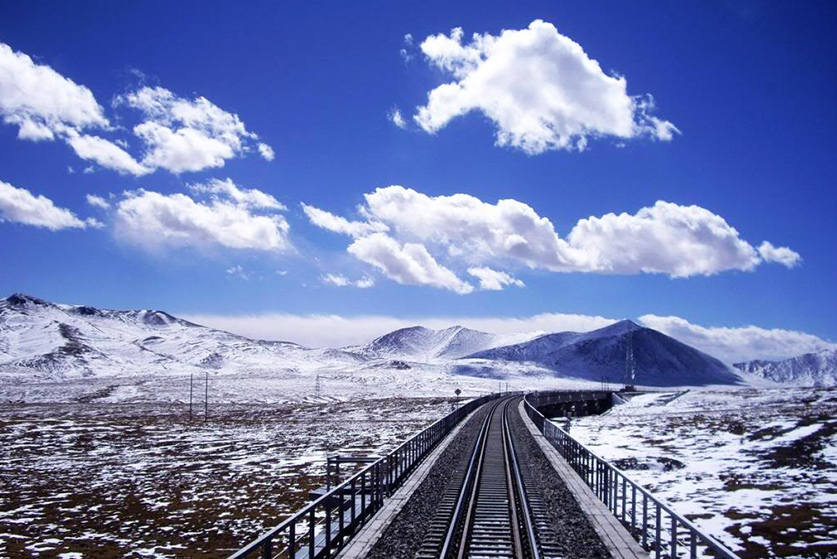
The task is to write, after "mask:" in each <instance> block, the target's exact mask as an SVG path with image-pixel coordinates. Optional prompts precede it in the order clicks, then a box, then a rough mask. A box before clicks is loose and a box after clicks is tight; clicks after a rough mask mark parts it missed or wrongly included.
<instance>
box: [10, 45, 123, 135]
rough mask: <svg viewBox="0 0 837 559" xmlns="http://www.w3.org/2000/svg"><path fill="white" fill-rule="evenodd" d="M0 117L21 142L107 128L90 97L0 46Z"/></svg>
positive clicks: (88, 92)
mask: <svg viewBox="0 0 837 559" xmlns="http://www.w3.org/2000/svg"><path fill="white" fill-rule="evenodd" d="M0 115H2V117H3V121H4V122H5V123H7V124H12V125H16V126H17V127H18V137H19V138H21V139H25V140H35V141H38V140H54V139H55V137H56V135H63V134H65V133H66V132H67V131H68V130H75V131H78V130H82V129H84V128H102V127H107V126H108V120H107V119H106V118H105V115H104V111H103V110H102V107H101V106H100V105H99V103H97V102H96V99H95V97H94V96H93V93H92V92H91V91H90V90H89V89H87V88H86V87H84V86H82V85H78V84H77V83H75V82H74V81H72V80H70V79H67V78H65V77H64V76H62V75H61V74H59V73H58V72H56V71H55V70H53V69H52V68H50V67H49V66H45V65H42V64H36V63H35V62H34V61H33V60H32V58H30V57H29V56H28V55H26V54H24V53H22V52H15V51H13V50H12V48H11V47H10V46H8V45H6V44H4V43H0Z"/></svg>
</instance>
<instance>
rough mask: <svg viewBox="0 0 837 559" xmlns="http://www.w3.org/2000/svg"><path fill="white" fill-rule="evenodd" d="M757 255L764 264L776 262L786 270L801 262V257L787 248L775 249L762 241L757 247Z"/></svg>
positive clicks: (770, 244)
mask: <svg viewBox="0 0 837 559" xmlns="http://www.w3.org/2000/svg"><path fill="white" fill-rule="evenodd" d="M759 255H760V256H761V257H762V259H763V260H764V261H765V262H776V263H778V264H781V265H782V266H785V267H787V268H794V267H796V266H798V265H799V263H800V262H802V256H800V255H799V253H798V252H796V251H793V250H791V249H789V248H788V247H776V246H773V243H770V242H768V241H764V242H763V243H762V244H761V245H760V246H759Z"/></svg>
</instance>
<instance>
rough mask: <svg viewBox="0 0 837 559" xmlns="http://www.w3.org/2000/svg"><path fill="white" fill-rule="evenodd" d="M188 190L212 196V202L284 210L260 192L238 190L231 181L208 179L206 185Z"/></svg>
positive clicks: (269, 196) (282, 205)
mask: <svg viewBox="0 0 837 559" xmlns="http://www.w3.org/2000/svg"><path fill="white" fill-rule="evenodd" d="M189 190H191V191H192V192H195V193H198V194H212V195H213V199H214V200H223V199H225V198H226V199H229V200H231V201H233V202H235V203H236V204H238V205H240V206H244V207H247V208H262V209H270V210H285V209H287V208H286V207H285V205H284V204H282V203H281V202H279V201H278V200H276V198H274V197H273V196H271V195H270V194H267V193H265V192H262V191H261V190H256V189H252V190H247V189H244V188H239V187H238V186H236V184H235V183H234V182H233V181H232V179H224V180H220V179H210V180H209V181H208V182H206V183H197V184H190V185H189Z"/></svg>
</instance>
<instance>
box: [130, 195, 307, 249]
mask: <svg viewBox="0 0 837 559" xmlns="http://www.w3.org/2000/svg"><path fill="white" fill-rule="evenodd" d="M192 190H193V192H195V193H196V194H198V195H206V194H207V193H211V195H210V196H209V199H208V200H200V199H195V198H192V197H190V196H187V195H186V194H182V193H177V194H162V193H159V192H150V191H147V190H142V189H140V190H137V191H132V192H125V193H124V194H123V198H122V200H120V201H119V203H118V204H117V205H116V208H115V227H116V232H117V235H118V236H120V237H121V238H124V239H126V240H128V241H130V242H132V243H134V244H137V245H138V246H140V247H142V248H145V249H148V250H152V251H159V250H162V249H165V248H169V247H174V248H177V247H192V248H198V249H203V248H209V247H212V246H222V247H226V248H230V249H249V250H259V251H270V252H279V251H284V250H287V249H289V248H290V246H291V245H290V241H289V239H288V232H289V229H290V227H289V226H288V222H287V221H286V220H285V218H284V217H283V216H282V215H279V214H277V213H275V212H276V211H277V210H280V209H282V208H283V206H281V204H279V203H278V202H277V201H276V200H275V199H274V198H273V197H272V196H269V195H268V194H265V193H263V192H259V191H253V190H244V189H239V188H238V187H236V186H235V185H234V184H233V183H232V182H229V181H214V182H212V183H208V184H207V185H204V186H200V187H195V186H193V188H192Z"/></svg>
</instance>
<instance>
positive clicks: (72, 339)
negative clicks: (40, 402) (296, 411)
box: [0, 294, 364, 380]
mask: <svg viewBox="0 0 837 559" xmlns="http://www.w3.org/2000/svg"><path fill="white" fill-rule="evenodd" d="M363 361H364V359H363V358H362V357H361V356H358V355H354V354H351V353H346V352H343V351H340V350H332V349H308V348H304V347H302V346H300V345H297V344H294V343H289V342H268V341H260V340H251V339H249V338H245V337H243V336H237V335H235V334H230V333H229V332H223V331H221V330H214V329H212V328H206V327H204V326H199V325H197V324H193V323H191V322H188V321H186V320H183V319H180V318H177V317H174V316H172V315H170V314H168V313H166V312H163V311H158V310H132V311H119V310H103V309H96V308H93V307H88V306H80V305H61V304H56V303H50V302H48V301H44V300H43V299H38V298H37V297H32V296H30V295H23V294H14V295H12V296H10V297H8V298H7V299H3V300H0V370H2V372H3V373H6V374H18V375H23V376H25V377H27V378H28V379H41V380H58V379H72V378H86V377H103V376H104V377H107V376H127V375H146V376H149V375H155V374H163V375H167V374H172V373H189V372H198V371H204V370H207V369H209V370H219V369H224V370H225V371H228V372H229V371H235V370H245V371H259V370H281V369H286V370H307V369H312V368H322V367H328V366H346V365H352V364H357V363H361V362H363Z"/></svg>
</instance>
